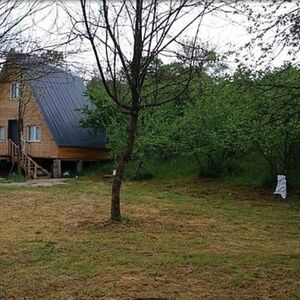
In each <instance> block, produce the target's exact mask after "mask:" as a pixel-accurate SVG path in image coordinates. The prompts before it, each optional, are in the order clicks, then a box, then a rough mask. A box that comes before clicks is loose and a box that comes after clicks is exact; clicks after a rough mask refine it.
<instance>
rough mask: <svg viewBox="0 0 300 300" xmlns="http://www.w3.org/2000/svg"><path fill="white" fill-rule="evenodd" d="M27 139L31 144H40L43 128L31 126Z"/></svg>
mask: <svg viewBox="0 0 300 300" xmlns="http://www.w3.org/2000/svg"><path fill="white" fill-rule="evenodd" d="M27 139H28V141H29V142H39V141H40V140H41V127H38V126H29V127H28V136H27Z"/></svg>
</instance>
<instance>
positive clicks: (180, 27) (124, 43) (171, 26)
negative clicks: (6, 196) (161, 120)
mask: <svg viewBox="0 0 300 300" xmlns="http://www.w3.org/2000/svg"><path fill="white" fill-rule="evenodd" d="M229 2H230V1H229ZM229 2H228V1H226V3H223V2H222V1H214V0H204V1H196V0H195V1H194V0H180V1H159V0H150V1H143V0H136V1H125V0H124V1H117V2H114V1H107V0H102V1H98V2H89V1H87V0H80V5H81V17H82V19H80V20H79V19H78V18H76V16H75V15H74V14H73V13H72V12H69V16H70V20H71V21H72V24H73V29H74V31H76V34H77V35H79V36H81V37H85V38H87V39H88V40H89V42H90V45H91V48H92V50H93V52H94V55H95V58H96V63H97V68H98V71H99V74H100V78H101V81H102V83H103V86H104V88H105V90H106V92H107V94H108V95H109V97H110V99H111V100H112V101H113V103H114V106H115V109H117V110H118V111H120V112H122V113H123V114H124V115H125V116H127V120H128V122H127V123H126V125H125V126H127V137H126V144H125V145H124V148H123V149H122V151H121V153H120V154H119V156H118V160H117V161H118V162H117V170H116V176H115V177H114V181H113V185H112V198H111V219H112V220H113V221H120V220H121V211H120V191H121V185H122V180H123V175H124V170H125V167H126V164H127V163H128V161H129V160H130V158H131V156H132V153H133V149H134V144H135V140H136V134H137V131H138V127H139V117H140V113H141V111H142V110H145V109H147V108H150V107H151V108H153V107H158V106H160V105H163V104H165V103H168V102H171V101H174V100H176V99H177V98H178V97H180V96H181V95H183V93H184V92H185V90H186V89H187V87H188V85H189V83H190V80H191V75H192V70H193V62H194V49H193V46H195V45H196V40H197V36H198V34H199V30H200V25H201V21H202V19H203V17H204V16H205V15H206V14H208V13H210V12H213V11H215V10H218V9H222V7H224V6H225V5H228V3H229ZM82 25H83V26H82ZM188 29H189V30H190V31H191V32H193V36H194V38H193V43H192V45H191V49H192V50H191V52H190V57H189V60H187V61H186V63H187V65H188V67H187V68H185V74H177V73H176V74H174V76H173V78H171V80H169V81H165V82H163V83H161V82H159V81H158V78H157V76H153V66H154V73H155V66H156V62H157V61H158V59H159V58H162V57H164V56H165V57H168V58H170V57H171V58H172V57H173V58H174V57H176V54H175V53H174V49H175V46H176V43H177V42H178V41H179V39H180V37H182V36H183V35H184V34H186V33H187V30H188ZM170 90H172V93H171V95H170Z"/></svg>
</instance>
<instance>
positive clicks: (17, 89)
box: [10, 82, 21, 100]
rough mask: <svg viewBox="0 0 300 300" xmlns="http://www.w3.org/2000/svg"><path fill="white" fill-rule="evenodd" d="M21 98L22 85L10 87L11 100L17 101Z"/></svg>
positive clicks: (13, 84)
mask: <svg viewBox="0 0 300 300" xmlns="http://www.w3.org/2000/svg"><path fill="white" fill-rule="evenodd" d="M20 97H21V84H20V83H18V82H16V83H12V84H11V86H10V99H12V100H17V99H19V98H20Z"/></svg>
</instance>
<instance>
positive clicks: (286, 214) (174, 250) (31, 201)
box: [0, 178, 300, 299]
mask: <svg viewBox="0 0 300 300" xmlns="http://www.w3.org/2000/svg"><path fill="white" fill-rule="evenodd" d="M0 189H1V192H0V299H136V298H151V297H152V298H163V299H300V218H299V217H300V196H299V194H298V195H297V194H296V195H293V196H292V197H291V198H290V199H289V200H288V201H278V200H274V197H273V195H272V194H271V191H260V190H251V189H246V188H244V189H242V188H230V187H228V186H226V185H222V184H221V183H218V182H214V181H204V180H193V179H191V178H187V179H184V180H174V181H170V180H169V181H160V182H155V181H149V182H146V183H143V182H126V183H125V185H124V190H123V203H122V210H123V215H124V221H123V223H122V224H119V225H117V224H111V223H110V222H109V221H108V219H109V212H110V203H109V200H110V184H109V183H108V182H93V181H91V180H87V179H86V180H75V179H74V181H70V183H69V184H68V185H60V186H52V187H35V188H33V187H3V186H0Z"/></svg>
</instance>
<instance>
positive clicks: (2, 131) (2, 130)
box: [0, 126, 5, 143]
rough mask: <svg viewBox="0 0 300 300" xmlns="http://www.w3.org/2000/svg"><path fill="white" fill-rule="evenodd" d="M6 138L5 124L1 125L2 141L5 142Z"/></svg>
mask: <svg viewBox="0 0 300 300" xmlns="http://www.w3.org/2000/svg"><path fill="white" fill-rule="evenodd" d="M4 139H5V128H4V126H0V143H3V142H4Z"/></svg>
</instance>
